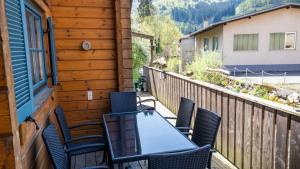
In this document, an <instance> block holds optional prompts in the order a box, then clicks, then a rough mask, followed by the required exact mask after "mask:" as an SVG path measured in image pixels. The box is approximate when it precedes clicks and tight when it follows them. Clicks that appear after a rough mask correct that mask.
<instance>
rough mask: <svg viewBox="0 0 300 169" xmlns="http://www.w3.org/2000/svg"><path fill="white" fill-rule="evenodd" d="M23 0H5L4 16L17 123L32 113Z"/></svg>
mask: <svg viewBox="0 0 300 169" xmlns="http://www.w3.org/2000/svg"><path fill="white" fill-rule="evenodd" d="M24 8H25V7H24V2H23V0H6V5H5V9H6V17H7V26H8V33H9V35H8V36H9V45H10V52H11V61H12V69H13V78H14V89H15V97H16V107H17V113H18V120H19V123H21V122H23V121H24V120H25V118H26V117H27V116H28V115H30V114H31V113H32V110H33V104H32V100H33V89H32V80H31V68H30V66H29V65H30V60H29V58H28V54H27V50H26V49H28V45H27V37H26V36H27V35H26V34H25V30H24V26H23V25H25V23H24V22H25V18H24V17H25V16H24V15H22V13H24Z"/></svg>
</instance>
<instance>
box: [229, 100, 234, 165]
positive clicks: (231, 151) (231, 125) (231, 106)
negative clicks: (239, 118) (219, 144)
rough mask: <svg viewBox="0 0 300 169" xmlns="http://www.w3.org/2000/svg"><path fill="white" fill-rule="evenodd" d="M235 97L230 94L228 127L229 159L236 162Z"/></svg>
mask: <svg viewBox="0 0 300 169" xmlns="http://www.w3.org/2000/svg"><path fill="white" fill-rule="evenodd" d="M235 101H236V100H235V97H234V96H231V95H229V109H228V110H229V111H228V115H229V128H228V133H229V134H228V159H229V161H231V162H232V163H233V164H234V163H235V145H234V143H235V111H236V102H235Z"/></svg>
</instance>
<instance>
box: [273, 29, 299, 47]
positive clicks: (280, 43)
mask: <svg viewBox="0 0 300 169" xmlns="http://www.w3.org/2000/svg"><path fill="white" fill-rule="evenodd" d="M284 49H285V50H289V49H296V32H278V33H271V34H270V50H284Z"/></svg>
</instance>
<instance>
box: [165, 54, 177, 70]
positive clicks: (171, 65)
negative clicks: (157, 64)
mask: <svg viewBox="0 0 300 169" xmlns="http://www.w3.org/2000/svg"><path fill="white" fill-rule="evenodd" d="M179 65H180V58H179V57H173V58H170V59H168V61H167V68H166V70H167V71H170V72H176V73H178V72H179Z"/></svg>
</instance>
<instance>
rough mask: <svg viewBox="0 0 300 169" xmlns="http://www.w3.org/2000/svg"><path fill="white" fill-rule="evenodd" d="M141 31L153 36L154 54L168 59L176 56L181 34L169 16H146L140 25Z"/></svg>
mask: <svg viewBox="0 0 300 169" xmlns="http://www.w3.org/2000/svg"><path fill="white" fill-rule="evenodd" d="M141 31H142V32H143V33H145V34H149V35H152V36H154V38H155V40H156V53H157V54H158V55H160V56H161V57H165V58H169V57H170V56H176V55H178V40H179V39H180V37H181V32H180V30H179V27H178V26H177V25H176V23H175V22H174V21H173V20H172V19H171V18H170V16H159V15H154V16H148V17H145V18H144V19H143V21H142V23H141Z"/></svg>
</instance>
